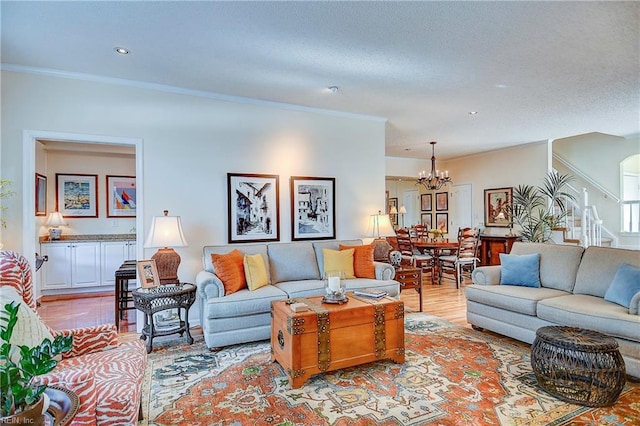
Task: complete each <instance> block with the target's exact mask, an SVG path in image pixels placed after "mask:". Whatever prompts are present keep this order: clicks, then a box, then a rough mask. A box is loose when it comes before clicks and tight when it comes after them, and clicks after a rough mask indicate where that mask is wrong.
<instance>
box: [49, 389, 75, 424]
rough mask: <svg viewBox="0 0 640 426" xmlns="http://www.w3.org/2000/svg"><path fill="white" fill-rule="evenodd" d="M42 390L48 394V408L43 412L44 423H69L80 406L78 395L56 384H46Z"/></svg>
mask: <svg viewBox="0 0 640 426" xmlns="http://www.w3.org/2000/svg"><path fill="white" fill-rule="evenodd" d="M44 392H45V393H46V394H47V395H48V396H49V408H47V411H46V412H45V413H44V415H45V424H48V425H52V426H67V425H69V424H71V421H72V420H73V418H74V417H75V415H76V413H77V412H78V408H79V407H80V401H79V399H78V396H77V395H76V394H75V393H74V392H71V391H70V390H68V389H65V388H61V387H58V386H48V387H47V389H46V390H45V391H44Z"/></svg>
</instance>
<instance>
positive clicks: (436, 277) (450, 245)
mask: <svg viewBox="0 0 640 426" xmlns="http://www.w3.org/2000/svg"><path fill="white" fill-rule="evenodd" d="M411 244H412V245H413V247H414V248H417V249H419V250H420V251H424V250H429V251H430V252H431V254H432V255H433V274H431V284H433V285H440V284H441V283H440V261H439V259H440V255H441V254H442V253H443V252H444V251H446V252H447V254H449V252H450V251H452V250H453V251H455V250H457V249H458V240H455V241H449V240H434V239H431V238H411Z"/></svg>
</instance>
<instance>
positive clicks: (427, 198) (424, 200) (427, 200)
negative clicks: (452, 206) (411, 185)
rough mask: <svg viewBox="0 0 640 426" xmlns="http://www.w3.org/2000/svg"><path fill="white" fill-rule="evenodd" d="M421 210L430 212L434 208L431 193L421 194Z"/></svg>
mask: <svg viewBox="0 0 640 426" xmlns="http://www.w3.org/2000/svg"><path fill="white" fill-rule="evenodd" d="M420 210H422V211H423V212H430V211H431V210H433V208H432V206H431V194H422V195H420Z"/></svg>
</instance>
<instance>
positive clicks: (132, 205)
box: [106, 175, 137, 217]
mask: <svg viewBox="0 0 640 426" xmlns="http://www.w3.org/2000/svg"><path fill="white" fill-rule="evenodd" d="M106 193H107V217H136V202H137V198H136V177H135V176H114V175H107V176H106Z"/></svg>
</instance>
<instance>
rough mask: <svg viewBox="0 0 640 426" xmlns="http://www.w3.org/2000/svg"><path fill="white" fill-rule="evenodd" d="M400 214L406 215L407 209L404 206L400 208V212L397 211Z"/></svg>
mask: <svg viewBox="0 0 640 426" xmlns="http://www.w3.org/2000/svg"><path fill="white" fill-rule="evenodd" d="M398 213H400V214H407V208H406V207H405V206H400V210H398Z"/></svg>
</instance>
